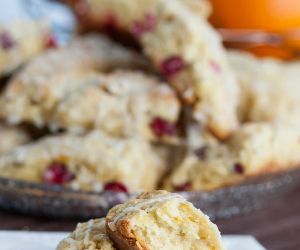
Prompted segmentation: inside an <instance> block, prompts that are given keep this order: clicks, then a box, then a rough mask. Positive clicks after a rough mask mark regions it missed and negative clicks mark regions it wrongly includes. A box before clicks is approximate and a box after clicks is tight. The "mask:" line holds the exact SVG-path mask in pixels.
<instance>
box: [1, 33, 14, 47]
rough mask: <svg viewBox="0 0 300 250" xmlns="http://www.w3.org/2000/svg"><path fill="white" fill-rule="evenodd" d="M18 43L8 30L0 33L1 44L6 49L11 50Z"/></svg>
mask: <svg viewBox="0 0 300 250" xmlns="http://www.w3.org/2000/svg"><path fill="white" fill-rule="evenodd" d="M15 45H16V43H15V41H14V40H13V39H12V37H11V36H10V35H9V34H8V33H7V32H2V33H1V34H0V46H1V47H2V49H4V50H10V49H12V48H13V47H14V46H15Z"/></svg>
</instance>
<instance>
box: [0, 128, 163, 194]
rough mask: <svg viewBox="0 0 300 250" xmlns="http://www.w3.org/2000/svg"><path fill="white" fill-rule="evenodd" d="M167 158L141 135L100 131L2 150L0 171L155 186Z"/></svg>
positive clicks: (95, 187) (95, 185)
mask: <svg viewBox="0 0 300 250" xmlns="http://www.w3.org/2000/svg"><path fill="white" fill-rule="evenodd" d="M164 171H165V159H162V158H161V157H159V155H158V154H157V153H156V152H155V150H154V149H153V148H152V146H150V145H149V143H148V142H145V141H144V140H142V139H139V138H133V137H132V138H127V139H115V138H112V137H110V136H107V135H105V134H103V133H100V132H98V131H94V132H91V133H89V134H87V135H84V136H75V135H70V134H65V135H60V136H52V137H51V136H50V137H47V138H44V139H40V140H39V141H37V142H33V143H31V144H27V145H24V146H20V147H18V148H16V149H14V150H12V151H10V152H9V153H7V154H4V155H2V156H0V176H1V177H6V178H12V179H17V180H24V181H30V182H44V183H49V184H57V185H65V186H68V187H70V188H73V189H76V190H78V189H81V190H88V191H89V190H92V191H102V190H116V191H123V192H135V191H141V190H153V189H155V188H156V186H157V183H158V181H159V179H160V177H161V176H162V175H163V174H164Z"/></svg>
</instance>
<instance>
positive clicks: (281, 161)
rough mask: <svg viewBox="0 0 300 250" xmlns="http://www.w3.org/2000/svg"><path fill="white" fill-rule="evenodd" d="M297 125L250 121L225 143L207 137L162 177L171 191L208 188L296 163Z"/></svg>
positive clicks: (299, 160) (299, 133)
mask: <svg viewBox="0 0 300 250" xmlns="http://www.w3.org/2000/svg"><path fill="white" fill-rule="evenodd" d="M299 138H300V129H299V128H298V127H293V126H285V125H272V124H267V123H252V124H251V123H250V124H245V125H243V126H242V127H241V128H240V129H239V130H238V131H237V132H236V133H235V134H234V135H233V136H232V138H230V140H229V141H228V142H226V143H220V142H218V141H216V140H215V141H212V140H211V141H210V142H209V143H207V144H202V145H201V147H199V148H198V149H196V150H194V152H192V153H190V154H188V156H186V158H185V160H184V161H183V162H182V163H181V164H180V165H179V166H178V167H177V168H176V169H175V170H174V171H173V173H172V174H171V175H170V177H169V178H168V179H167V180H166V182H165V186H164V188H165V189H167V190H173V191H199V190H211V189H216V188H220V187H222V186H226V185H231V184H234V183H237V182H240V181H242V180H245V178H247V177H250V176H255V175H259V174H263V173H269V172H276V171H280V170H286V169H290V168H293V167H296V166H297V165H299V164H300V140H299Z"/></svg>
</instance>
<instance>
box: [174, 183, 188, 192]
mask: <svg viewBox="0 0 300 250" xmlns="http://www.w3.org/2000/svg"><path fill="white" fill-rule="evenodd" d="M191 187H192V185H191V183H190V182H186V183H183V184H181V185H178V186H175V187H174V188H175V191H177V192H184V191H188V190H190V189H191Z"/></svg>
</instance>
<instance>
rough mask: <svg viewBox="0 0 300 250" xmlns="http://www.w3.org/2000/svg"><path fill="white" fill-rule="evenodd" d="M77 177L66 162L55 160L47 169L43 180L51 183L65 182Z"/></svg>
mask: <svg viewBox="0 0 300 250" xmlns="http://www.w3.org/2000/svg"><path fill="white" fill-rule="evenodd" d="M74 178H75V175H74V174H73V173H71V172H69V170H68V168H67V166H66V165H65V164H64V163H60V162H53V163H51V164H50V165H49V166H48V168H47V169H46V170H45V172H44V174H43V180H44V182H46V183H49V184H60V185H61V184H65V183H67V182H70V181H71V180H73V179H74Z"/></svg>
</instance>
